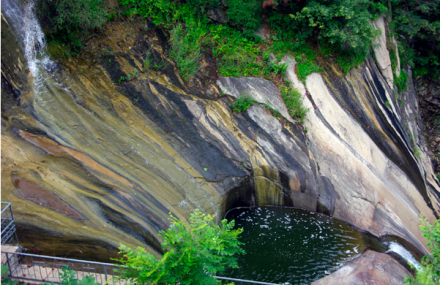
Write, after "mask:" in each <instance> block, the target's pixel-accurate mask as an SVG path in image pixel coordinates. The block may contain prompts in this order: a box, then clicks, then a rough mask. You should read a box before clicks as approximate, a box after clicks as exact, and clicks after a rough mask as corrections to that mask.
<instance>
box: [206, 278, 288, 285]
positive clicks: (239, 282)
mask: <svg viewBox="0 0 440 285" xmlns="http://www.w3.org/2000/svg"><path fill="white" fill-rule="evenodd" d="M214 278H216V279H219V280H224V281H228V282H234V285H247V284H257V285H280V284H279V283H267V282H260V281H252V280H244V279H237V278H230V277H220V276H214ZM281 285H291V284H290V283H288V282H287V283H282V284H281Z"/></svg>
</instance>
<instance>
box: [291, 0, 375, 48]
mask: <svg viewBox="0 0 440 285" xmlns="http://www.w3.org/2000/svg"><path fill="white" fill-rule="evenodd" d="M369 2H370V1H369V0H342V1H338V0H326V1H308V2H307V4H306V6H305V7H304V8H302V10H301V11H300V12H297V13H296V14H294V15H293V14H292V15H291V17H292V18H293V19H294V20H295V21H296V22H299V23H300V24H301V27H302V28H303V29H305V28H306V27H307V26H308V28H309V29H313V30H314V31H315V33H316V34H317V36H318V39H319V40H323V41H325V42H328V43H329V44H331V45H332V46H333V47H334V48H335V49H337V50H340V51H341V53H344V52H345V53H349V54H352V53H354V54H366V53H368V50H369V49H370V47H371V42H372V40H373V39H374V38H375V37H376V36H377V35H378V32H377V31H376V30H375V29H374V28H373V26H372V25H371V24H370V21H371V19H372V15H371V14H370V13H369V11H368V7H369Z"/></svg>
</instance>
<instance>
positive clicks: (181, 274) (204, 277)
mask: <svg viewBox="0 0 440 285" xmlns="http://www.w3.org/2000/svg"><path fill="white" fill-rule="evenodd" d="M170 217H171V219H172V220H173V222H174V223H173V225H171V226H170V227H169V228H168V230H167V231H166V232H164V231H161V232H160V236H161V237H162V238H163V239H164V242H163V243H162V248H163V249H164V251H165V252H166V253H165V254H164V256H163V257H162V258H161V259H159V260H158V259H157V258H156V257H155V256H154V255H152V254H149V253H146V252H145V250H144V249H143V248H140V247H138V249H137V251H134V250H132V249H130V248H127V247H125V246H121V247H120V250H121V252H120V253H121V254H123V255H124V256H123V258H121V259H120V260H119V261H120V262H122V263H123V264H125V265H127V266H128V269H126V268H121V276H122V277H121V278H122V279H128V280H129V281H130V282H132V283H134V284H139V285H140V284H182V285H185V284H194V285H197V284H207V285H209V284H219V283H220V281H218V280H216V279H215V278H214V277H213V276H214V275H215V274H216V273H217V272H219V273H221V272H223V271H224V270H225V269H226V268H227V267H231V268H237V267H238V266H237V258H236V257H234V255H236V254H244V250H242V249H241V248H240V245H241V243H240V242H239V241H238V235H239V234H240V233H241V232H242V231H243V230H242V229H236V230H233V229H232V228H233V227H234V221H231V222H229V223H228V222H227V220H222V221H221V222H220V225H216V224H215V223H214V222H213V221H212V220H213V216H211V215H205V214H203V213H202V212H200V211H199V210H196V211H195V213H194V214H192V215H191V218H190V224H189V225H187V224H185V223H183V222H180V221H179V220H177V218H175V217H173V216H172V215H170Z"/></svg>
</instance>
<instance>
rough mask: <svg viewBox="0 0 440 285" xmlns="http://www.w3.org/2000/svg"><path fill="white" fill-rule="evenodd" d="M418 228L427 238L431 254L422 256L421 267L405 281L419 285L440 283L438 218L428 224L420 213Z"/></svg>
mask: <svg viewBox="0 0 440 285" xmlns="http://www.w3.org/2000/svg"><path fill="white" fill-rule="evenodd" d="M420 220H421V221H422V224H421V225H420V229H421V230H422V232H423V236H424V237H425V238H427V239H428V247H429V248H430V250H431V254H428V255H425V256H424V257H423V258H422V262H421V267H420V268H419V269H418V270H417V272H416V275H415V276H414V277H407V279H406V280H405V283H408V284H411V285H412V284H419V285H435V284H439V283H440V219H438V220H437V221H435V222H434V225H430V224H429V222H428V220H427V219H426V218H425V217H424V216H423V215H422V217H421V218H420Z"/></svg>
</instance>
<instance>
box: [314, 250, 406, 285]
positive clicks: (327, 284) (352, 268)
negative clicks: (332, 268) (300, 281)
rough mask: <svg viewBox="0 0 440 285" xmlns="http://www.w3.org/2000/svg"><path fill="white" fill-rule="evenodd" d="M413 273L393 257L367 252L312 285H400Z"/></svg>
mask: <svg viewBox="0 0 440 285" xmlns="http://www.w3.org/2000/svg"><path fill="white" fill-rule="evenodd" d="M407 275H408V276H409V275H411V273H410V272H409V271H408V270H407V269H406V268H405V267H403V266H402V265H401V264H399V263H398V262H397V261H396V260H395V259H393V258H392V257H391V256H389V255H386V254H384V253H379V252H375V251H372V250H367V251H366V252H365V253H364V254H362V255H361V256H359V257H357V258H355V259H354V260H352V261H350V262H349V263H347V264H346V265H345V266H344V267H342V268H341V269H339V270H337V271H336V272H334V273H332V274H331V275H329V276H326V277H324V278H322V279H320V280H318V281H316V282H312V283H311V285H321V284H322V285H333V284H335V285H336V284H353V285H364V284H365V285H366V284H374V285H398V284H403V281H404V280H405V277H404V276H407Z"/></svg>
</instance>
